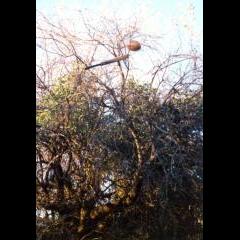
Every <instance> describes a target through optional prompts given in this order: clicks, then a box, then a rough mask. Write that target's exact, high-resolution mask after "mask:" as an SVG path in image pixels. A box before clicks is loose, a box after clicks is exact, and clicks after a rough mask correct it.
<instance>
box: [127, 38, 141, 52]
mask: <svg viewBox="0 0 240 240" xmlns="http://www.w3.org/2000/svg"><path fill="white" fill-rule="evenodd" d="M127 48H128V49H129V50H130V51H137V50H139V49H140V48H141V44H140V43H139V42H138V41H136V40H131V41H129V43H128V44H127Z"/></svg>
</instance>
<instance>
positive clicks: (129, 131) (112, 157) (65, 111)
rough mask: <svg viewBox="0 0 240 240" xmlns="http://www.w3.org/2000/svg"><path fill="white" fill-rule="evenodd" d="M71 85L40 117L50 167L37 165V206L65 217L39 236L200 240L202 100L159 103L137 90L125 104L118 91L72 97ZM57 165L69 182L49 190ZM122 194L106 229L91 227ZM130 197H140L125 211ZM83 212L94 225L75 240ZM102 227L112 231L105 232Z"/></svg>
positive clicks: (87, 90)
mask: <svg viewBox="0 0 240 240" xmlns="http://www.w3.org/2000/svg"><path fill="white" fill-rule="evenodd" d="M73 78H74V77H72V78H71V77H68V78H65V79H61V80H60V81H59V84H57V85H56V86H55V87H54V88H52V90H51V92H49V94H47V95H46V96H45V97H44V98H43V99H42V100H41V101H40V105H42V106H44V107H45V109H44V110H41V111H39V112H38V114H37V122H38V123H39V124H40V125H41V128H40V130H39V131H38V133H37V134H38V135H37V156H38V158H39V159H41V160H44V162H47V164H45V165H44V166H43V165H42V166H41V165H40V164H39V163H38V164H37V169H39V172H38V173H37V178H38V180H37V182H38V183H39V184H38V185H37V191H38V193H37V206H39V208H41V209H48V210H51V211H52V213H55V214H57V213H58V214H59V215H58V216H59V217H58V218H57V219H55V221H51V220H49V218H47V219H48V221H49V222H48V224H47V225H48V229H52V230H51V231H50V232H48V233H46V228H45V230H41V229H40V230H39V233H38V236H40V235H41V234H43V232H44V234H45V235H44V239H53V238H55V239H61V238H60V236H55V237H51V236H50V235H54V233H55V234H57V233H58V234H59V232H62V235H61V237H62V238H64V236H65V238H64V239H70V237H69V236H67V235H66V234H70V233H71V234H72V235H71V237H72V238H73V239H78V238H80V237H82V236H84V234H89V233H91V234H90V235H91V238H89V239H94V237H95V238H98V239H116V240H117V239H128V240H130V239H142V240H144V239H200V237H199V238H197V237H196V238H194V237H193V236H195V235H196V234H200V233H201V228H202V225H201V221H202V97H201V95H197V96H185V97H184V98H173V99H172V100H171V101H168V102H165V103H162V101H161V96H160V95H159V93H158V92H157V90H156V89H153V88H151V87H150V85H147V84H145V85H141V84H138V83H137V82H136V81H134V80H129V81H127V83H126V86H125V89H124V94H123V95H122V96H121V97H119V96H120V94H119V93H118V92H117V90H115V95H113V94H112V92H111V91H109V89H106V90H105V91H104V92H103V91H102V92H101V91H96V89H98V87H99V86H98V85H97V83H96V82H92V84H89V82H88V83H84V82H83V83H82V84H81V85H80V87H79V88H78V89H75V88H74V85H73V84H72V82H73V81H72V79H73ZM115 96H117V100H116V99H114V97H115ZM139 146H140V148H139V149H138V147H139ZM139 151H140V154H141V157H142V162H143V164H142V165H141V166H140V164H139V156H138V154H139ZM53 161H55V162H54V163H55V164H56V165H57V166H60V167H61V168H62V172H63V175H62V177H61V178H58V177H59V175H56V177H55V180H54V181H55V182H54V181H52V182H51V183H48V182H47V181H46V180H44V181H43V180H41V178H42V179H43V178H44V176H45V179H46V173H47V172H49V171H50V166H51V165H50V162H53ZM43 173H44V174H43ZM136 176H138V178H137V177H136ZM106 179H108V180H107V181H108V182H110V183H112V188H111V189H112V190H115V193H114V191H113V193H112V195H110V196H109V197H103V195H104V194H103V191H102V190H101V187H103V185H104V181H106ZM136 179H137V180H136ZM60 180H61V181H60ZM70 183H71V184H70ZM44 184H45V185H44ZM70 185H71V187H70ZM44 187H45V189H44ZM109 189H110V188H109ZM120 190H121V191H122V192H123V200H122V202H121V203H118V204H117V205H116V206H117V207H115V208H112V211H111V212H110V213H108V214H106V215H104V217H102V218H100V217H99V219H100V220H95V219H90V215H91V214H90V213H92V212H91V211H93V210H96V209H97V207H98V206H99V205H101V204H103V202H106V203H109V204H110V203H112V202H113V199H115V200H116V199H117V194H118V193H119V191H120ZM109 191H110V190H109ZM131 191H133V192H134V196H135V197H133V198H132V200H131V201H130V204H128V203H127V200H128V199H129V198H127V194H128V193H130V192H131ZM115 200H114V201H115ZM124 201H125V202H124ZM81 209H85V210H86V211H88V215H86V216H87V217H86V219H85V220H84V221H85V222H84V223H83V225H82V226H83V229H85V230H84V231H82V232H78V231H77V229H78V227H79V226H80V224H81V218H80V215H79V212H80V210H81ZM96 211H97V210H96ZM66 216H68V220H65V219H66ZM69 216H70V217H69ZM69 219H70V220H69ZM74 219H75V220H74ZM61 223H63V224H61ZM99 223H101V224H104V226H105V225H106V228H105V230H104V231H102V232H101V231H100V230H98V228H97V224H99ZM56 226H57V227H56ZM63 229H65V230H63ZM66 229H67V230H66ZM60 230H61V231H60ZM64 234H65V235H64ZM81 234H82V235H81ZM75 237H76V238H75ZM39 239H41V238H40V237H39ZM42 239H43V238H42Z"/></svg>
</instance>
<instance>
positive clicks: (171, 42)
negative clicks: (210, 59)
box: [36, 0, 203, 71]
mask: <svg viewBox="0 0 240 240" xmlns="http://www.w3.org/2000/svg"><path fill="white" fill-rule="evenodd" d="M36 5H37V10H39V11H40V12H42V13H43V14H44V15H46V16H48V17H49V18H51V17H57V19H58V18H61V19H68V18H72V17H73V15H74V14H73V12H72V10H73V11H75V12H76V11H77V10H85V9H89V10H93V11H94V13H95V14H96V15H98V14H99V15H102V14H103V15H104V14H109V13H110V12H114V13H115V12H116V13H118V14H120V15H121V16H120V17H123V18H124V19H125V17H128V16H131V15H134V11H135V10H136V9H138V8H139V9H140V10H139V11H138V12H137V10H136V11H135V12H137V14H136V16H137V17H138V18H142V23H143V25H141V27H142V30H143V32H144V33H146V34H148V33H150V34H152V33H153V34H157V35H160V36H163V38H162V39H161V40H160V44H159V45H161V46H162V48H163V50H164V51H166V53H167V52H171V50H172V51H173V52H174V50H175V49H176V48H178V47H179V38H178V37H179V36H180V37H181V41H182V51H183V53H187V52H188V51H189V46H190V39H191V38H192V36H193V35H192V32H191V29H194V39H193V42H194V45H195V46H197V48H198V50H200V52H201V53H202V49H203V33H202V30H203V3H202V0H164V1H163V0H162V1H161V0H112V1H111V0H37V1H36ZM190 5H192V6H193V7H194V10H193V12H194V13H193V16H192V15H191V11H189V6H190ZM59 9H60V10H59ZM61 9H63V11H62V10H61ZM68 10H70V11H68ZM104 10H107V12H106V13H105V12H104ZM119 10H121V11H119ZM143 15H144V16H143ZM144 17H145V18H144ZM177 25H179V26H177ZM69 27H70V26H69ZM188 27H189V28H188ZM143 57H145V58H146V56H145V55H144V51H143V50H142V51H141V54H136V57H135V59H134V61H136V62H135V63H136V64H135V65H137V64H138V65H139V66H140V67H139V68H141V69H144V68H146V71H147V70H148V69H149V67H150V66H151V65H152V64H151V62H150V61H149V66H148V64H147V63H146V62H147V61H146V60H144V66H142V62H143V61H142V59H143ZM138 58H139V59H138ZM39 59H40V58H39Z"/></svg>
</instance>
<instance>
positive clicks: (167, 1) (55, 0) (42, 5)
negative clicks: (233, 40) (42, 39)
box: [37, 0, 203, 28]
mask: <svg viewBox="0 0 240 240" xmlns="http://www.w3.org/2000/svg"><path fill="white" fill-rule="evenodd" d="M142 1H143V2H144V0H142ZM99 2H100V1H99V0H37V9H38V10H40V11H42V12H44V13H45V14H46V15H52V14H54V9H55V8H56V7H58V6H59V5H64V6H67V7H70V6H74V7H75V6H76V7H79V8H88V9H93V10H94V9H96V7H98V5H99ZM108 2H109V3H110V4H112V5H113V6H118V7H119V8H120V7H121V5H122V4H123V3H125V4H126V3H127V4H129V7H131V6H134V2H135V1H129V0H112V1H108ZM152 3H153V5H152V6H153V7H154V10H156V11H162V12H164V13H165V14H169V15H174V14H177V8H178V6H179V4H181V5H187V4H189V3H192V4H193V5H194V7H195V14H196V21H197V24H198V26H199V28H202V24H203V1H202V0H153V1H152Z"/></svg>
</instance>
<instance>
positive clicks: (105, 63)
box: [85, 54, 129, 70]
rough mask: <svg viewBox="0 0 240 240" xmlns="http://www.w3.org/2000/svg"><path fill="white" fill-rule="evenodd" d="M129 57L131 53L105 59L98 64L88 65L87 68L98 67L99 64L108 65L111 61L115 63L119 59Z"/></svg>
mask: <svg viewBox="0 0 240 240" xmlns="http://www.w3.org/2000/svg"><path fill="white" fill-rule="evenodd" d="M128 57H129V54H126V55H123V56H120V57H115V58H113V59H111V60H107V61H104V62H101V63H98V64H94V65H91V66H87V67H85V70H88V69H90V68H93V67H97V66H103V65H107V64H110V63H114V62H119V61H122V60H125V59H127V58H128Z"/></svg>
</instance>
